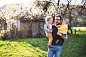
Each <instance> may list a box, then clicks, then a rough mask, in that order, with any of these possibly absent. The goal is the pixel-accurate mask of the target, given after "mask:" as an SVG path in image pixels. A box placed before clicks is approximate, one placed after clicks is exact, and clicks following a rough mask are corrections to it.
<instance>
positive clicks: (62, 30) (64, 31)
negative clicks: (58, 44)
mask: <svg viewBox="0 0 86 57" xmlns="http://www.w3.org/2000/svg"><path fill="white" fill-rule="evenodd" d="M67 30H68V25H67V24H65V25H58V32H59V33H62V34H67Z"/></svg>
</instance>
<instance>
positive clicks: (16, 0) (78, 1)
mask: <svg viewBox="0 0 86 57" xmlns="http://www.w3.org/2000/svg"><path fill="white" fill-rule="evenodd" d="M33 1H35V0H1V1H0V7H2V6H3V5H6V4H18V3H30V2H33ZM47 1H48V0H47ZM55 1H57V0H55ZM65 1H66V0H61V2H60V3H65V4H66V3H67V2H65ZM75 1H76V2H75ZM71 4H76V5H77V4H81V0H72V2H71Z"/></svg>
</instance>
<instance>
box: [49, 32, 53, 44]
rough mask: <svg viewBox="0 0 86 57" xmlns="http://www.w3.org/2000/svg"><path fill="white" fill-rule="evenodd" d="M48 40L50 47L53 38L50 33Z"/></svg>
mask: <svg viewBox="0 0 86 57" xmlns="http://www.w3.org/2000/svg"><path fill="white" fill-rule="evenodd" d="M49 39H50V41H49V45H52V41H53V37H52V33H51V32H50V33H49Z"/></svg>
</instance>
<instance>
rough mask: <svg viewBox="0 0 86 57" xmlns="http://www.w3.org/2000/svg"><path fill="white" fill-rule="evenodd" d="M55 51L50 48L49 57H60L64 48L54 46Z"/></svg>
mask: <svg viewBox="0 0 86 57" xmlns="http://www.w3.org/2000/svg"><path fill="white" fill-rule="evenodd" d="M52 48H53V50H51V49H49V48H48V54H47V57H53V55H54V54H55V56H54V57H59V56H60V53H61V51H62V46H53V45H52Z"/></svg>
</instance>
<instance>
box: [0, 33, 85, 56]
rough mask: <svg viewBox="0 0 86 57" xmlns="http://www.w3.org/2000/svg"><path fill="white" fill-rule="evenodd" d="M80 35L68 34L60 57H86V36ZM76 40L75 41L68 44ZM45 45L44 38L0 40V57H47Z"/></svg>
mask: <svg viewBox="0 0 86 57" xmlns="http://www.w3.org/2000/svg"><path fill="white" fill-rule="evenodd" d="M81 33H82V32H81ZM81 33H80V32H78V34H68V40H65V44H64V45H63V48H62V52H61V56H60V57H85V56H86V36H84V37H82V36H83V35H85V34H84V33H82V34H81ZM80 37H81V38H80ZM76 38H77V40H75V41H73V42H71V43H69V41H71V40H73V39H76ZM47 43H48V41H47V39H46V38H26V39H8V40H0V57H47V51H48V48H47ZM67 43H69V45H66V44H67Z"/></svg>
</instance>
